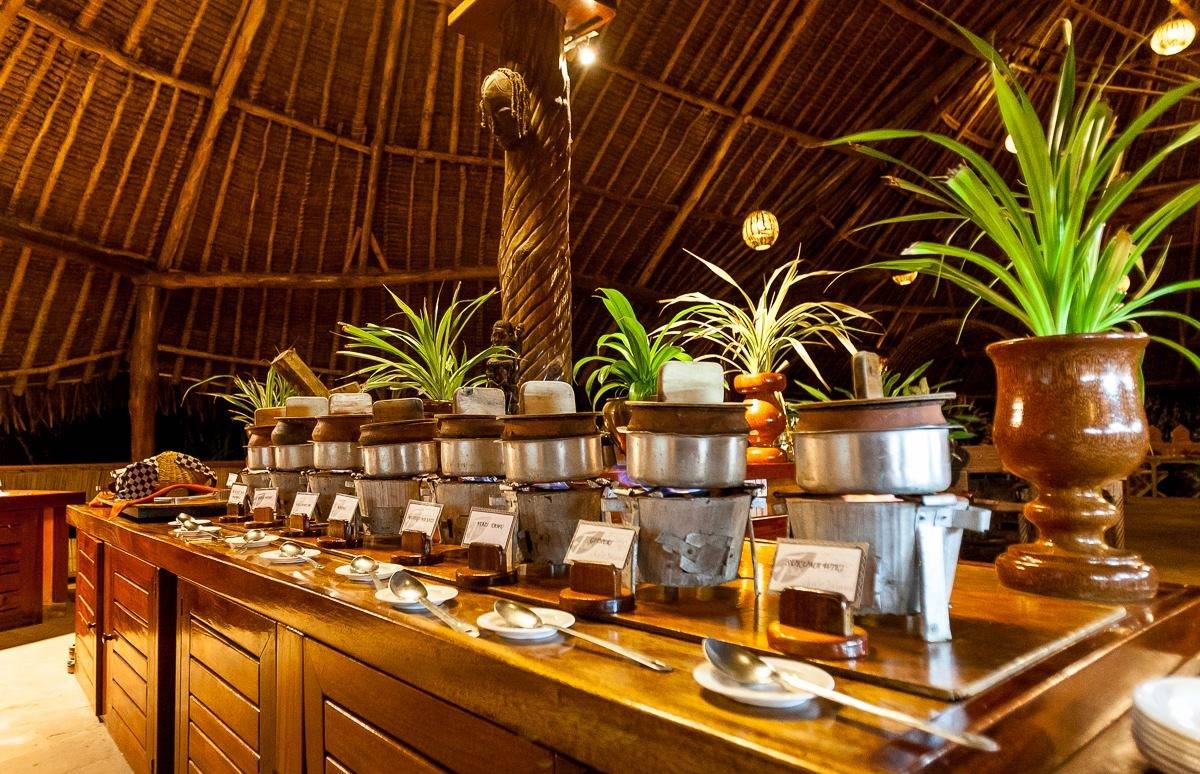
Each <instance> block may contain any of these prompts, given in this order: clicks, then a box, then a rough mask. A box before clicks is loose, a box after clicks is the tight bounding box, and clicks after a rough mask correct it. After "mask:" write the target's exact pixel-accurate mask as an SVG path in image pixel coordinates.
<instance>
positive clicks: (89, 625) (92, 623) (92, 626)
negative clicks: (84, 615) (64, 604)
mask: <svg viewBox="0 0 1200 774" xmlns="http://www.w3.org/2000/svg"><path fill="white" fill-rule="evenodd" d="M87 628H88V631H89V632H90V631H92V630H93V629H95V628H96V622H95V621H88V623H87Z"/></svg>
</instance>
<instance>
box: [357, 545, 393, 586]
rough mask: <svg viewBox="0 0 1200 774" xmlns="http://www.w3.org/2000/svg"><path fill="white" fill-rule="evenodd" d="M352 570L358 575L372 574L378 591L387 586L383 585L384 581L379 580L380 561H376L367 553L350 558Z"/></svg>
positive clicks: (372, 579)
mask: <svg viewBox="0 0 1200 774" xmlns="http://www.w3.org/2000/svg"><path fill="white" fill-rule="evenodd" d="M350 570H351V572H354V573H356V574H358V575H368V574H369V575H370V576H371V581H372V582H373V583H374V584H375V590H376V591H382V590H383V589H385V588H387V587H386V586H384V585H383V581H381V580H379V562H377V561H375V560H374V559H372V558H371V557H369V556H367V555H366V554H359V555H358V556H356V557H354V558H353V559H351V560H350Z"/></svg>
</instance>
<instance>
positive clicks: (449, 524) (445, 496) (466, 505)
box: [433, 478, 504, 543]
mask: <svg viewBox="0 0 1200 774" xmlns="http://www.w3.org/2000/svg"><path fill="white" fill-rule="evenodd" d="M503 500H504V493H503V492H502V491H501V490H500V483H499V482H497V481H460V480H457V479H451V478H437V479H434V480H433V501H434V502H435V503H441V504H442V506H443V507H442V529H443V530H444V531H445V532H444V535H443V536H444V537H445V539H446V542H447V543H460V542H462V537H463V532H464V531H466V528H467V518H468V517H469V516H470V515H471V509H472V508H494V507H496V505H495V503H496V502H497V501H499V502H503Z"/></svg>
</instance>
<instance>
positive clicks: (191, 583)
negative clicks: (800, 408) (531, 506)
mask: <svg viewBox="0 0 1200 774" xmlns="http://www.w3.org/2000/svg"><path fill="white" fill-rule="evenodd" d="M69 519H70V521H71V523H72V524H74V525H76V526H77V527H78V528H79V532H80V543H79V545H80V562H79V565H80V567H79V575H80V581H79V586H78V596H79V604H78V605H77V608H76V610H77V614H76V640H77V648H76V659H77V670H76V674H77V676H78V677H79V680H80V682H81V684H82V685H83V686H84V689H85V690H86V691H87V692H88V695H89V698H91V699H92V701H93V702H94V703H95V706H96V708H97V714H99V715H102V716H103V717H104V722H105V723H106V725H107V726H108V729H109V731H110V733H111V734H112V736H113V738H114V739H115V740H116V741H117V743H118V745H119V746H120V748H121V749H122V751H123V752H124V753H125V755H126V757H127V758H128V759H129V760H130V762H131V764H132V765H133V767H134V769H135V770H137V771H155V772H158V773H159V774H161V772H164V771H169V770H172V769H175V770H178V771H187V770H193V771H195V770H198V771H204V772H208V771H239V770H240V771H254V770H262V771H281V772H298V771H309V772H315V771H322V770H323V771H356V772H372V771H395V770H402V771H422V770H431V771H432V770H439V769H451V770H455V771H487V772H500V771H504V772H507V771H574V770H578V769H580V768H597V769H605V770H638V771H672V772H675V771H697V772H700V771H703V772H716V771H731V770H742V771H773V770H783V769H789V770H796V769H799V770H808V771H918V770H945V769H949V768H958V767H960V766H961V767H965V766H970V767H971V768H972V770H974V771H1018V770H1020V771H1037V770H1048V769H1053V768H1054V767H1056V766H1058V765H1060V764H1062V763H1063V762H1064V761H1066V760H1067V759H1068V758H1069V757H1070V756H1071V755H1072V754H1073V753H1075V752H1076V751H1077V750H1079V749H1081V748H1083V747H1084V746H1085V745H1086V744H1088V743H1089V742H1090V741H1092V740H1093V739H1095V738H1097V737H1098V736H1099V735H1101V734H1102V732H1104V730H1105V729H1107V728H1109V727H1110V726H1111V725H1112V724H1113V723H1115V722H1116V721H1118V720H1119V719H1120V718H1121V716H1122V714H1123V713H1124V712H1125V711H1126V710H1127V709H1128V707H1129V704H1130V693H1131V691H1132V688H1133V686H1134V685H1135V684H1136V683H1138V682H1140V681H1142V680H1144V679H1147V678H1150V677H1155V676H1161V675H1165V674H1169V673H1173V672H1176V671H1179V670H1184V671H1187V672H1195V671H1196V668H1197V661H1196V660H1195V659H1192V658H1191V657H1192V656H1193V655H1194V654H1196V653H1197V651H1200V589H1194V588H1191V587H1181V586H1174V585H1169V584H1164V585H1163V588H1162V590H1161V591H1160V593H1159V595H1158V597H1157V598H1156V599H1154V600H1153V601H1151V602H1150V603H1148V604H1145V605H1129V606H1126V607H1125V608H1124V609H1122V608H1110V609H1104V610H1094V611H1084V612H1086V613H1087V615H1082V616H1081V617H1083V618H1088V617H1089V616H1090V617H1091V619H1092V620H1093V623H1092V624H1090V625H1088V626H1084V627H1083V628H1081V629H1078V632H1079V633H1078V634H1077V635H1076V636H1072V637H1068V638H1065V639H1064V638H1057V639H1055V638H1053V637H1050V638H1048V639H1046V640H1045V641H1044V642H1042V643H1041V644H1040V645H1037V646H1036V647H1032V648H1031V649H1030V650H1029V651H1028V653H1029V654H1031V655H1028V656H1018V657H1015V659H1014V658H1008V659H1006V660H1004V663H1006V664H1008V667H1007V668H1006V669H1005V671H1004V672H1003V674H1002V675H1001V676H1000V677H998V678H997V679H995V680H992V681H984V682H980V683H978V684H977V685H976V686H975V688H974V689H973V690H972V691H969V693H971V694H972V695H971V696H970V698H967V699H963V700H959V701H951V700H948V699H945V698H939V697H938V696H936V695H931V693H932V694H936V693H937V691H932V692H930V691H924V692H918V691H915V690H908V689H902V686H903V685H904V683H905V681H904V680H902V679H898V678H896V677H895V676H894V675H892V674H890V673H891V672H902V671H903V670H904V669H907V668H909V667H904V668H901V667H902V666H903V664H904V663H922V664H925V665H926V667H927V668H928V669H929V670H930V671H933V672H936V671H937V670H938V669H939V668H945V669H957V670H960V671H961V670H962V669H963V668H964V666H965V665H967V664H968V662H970V661H971V660H972V659H975V660H978V661H979V662H980V663H986V662H988V661H989V659H991V660H995V656H994V654H993V653H991V652H990V651H993V650H999V651H1005V650H1012V649H1013V648H1014V643H1012V642H1008V641H1005V638H1006V637H1007V638H1010V639H1011V638H1012V637H1013V634H1012V632H1014V631H1024V630H1025V629H1020V628H1013V627H1014V626H1015V625H1016V624H1014V622H1012V621H1007V622H1006V621H1003V620H1000V618H1001V617H1003V616H1007V617H1010V618H1011V617H1014V616H1015V617H1020V618H1028V619H1031V620H1034V619H1058V618H1062V617H1063V615H1062V614H1061V613H1060V612H1058V611H1066V610H1068V609H1069V608H1070V606H1071V605H1073V604H1075V603H1069V602H1064V601H1058V600H1044V599H1041V598H1038V597H1032V596H1028V595H1017V594H1016V592H1010V591H1007V590H1003V589H1000V588H999V587H998V586H997V585H996V583H995V576H994V572H993V571H992V570H991V568H988V567H983V566H970V565H963V566H961V567H960V574H959V582H958V584H957V586H956V589H955V595H954V597H953V600H952V601H953V604H954V606H955V615H956V621H964V622H967V621H974V625H973V626H966V625H965V624H964V626H966V628H965V629H964V632H967V633H964V636H963V637H962V638H960V639H959V640H956V642H955V643H943V644H938V645H926V644H925V643H923V642H921V641H920V640H919V639H917V638H915V637H911V638H908V639H905V640H902V641H901V640H896V641H895V642H893V643H892V644H891V645H890V646H886V647H884V648H883V650H881V651H880V652H881V653H883V654H884V655H880V656H877V657H876V659H877V661H876V663H874V664H872V665H871V668H870V669H868V670H865V671H855V670H853V669H847V668H845V667H843V668H841V669H839V670H838V671H836V672H835V676H836V678H837V687H838V688H839V689H840V690H843V691H845V692H848V693H851V694H853V695H855V696H857V697H859V698H862V699H865V700H868V701H872V702H877V703H879V704H882V705H886V706H890V707H894V708H897V709H900V710H903V711H905V712H909V713H912V714H916V715H923V716H931V717H932V716H938V717H940V718H941V720H940V722H941V723H943V724H946V725H952V726H955V727H959V728H969V729H971V730H974V731H981V732H986V733H988V734H989V735H991V736H993V737H994V738H995V739H996V740H997V741H998V742H999V743H1000V744H1001V746H1002V750H1001V752H999V753H996V754H990V755H989V754H985V753H975V752H972V751H968V750H964V749H962V748H957V747H953V746H949V745H946V744H944V743H942V742H940V741H939V740H935V739H932V738H929V737H926V736H925V735H923V734H920V733H917V732H909V733H905V732H904V731H902V730H900V729H897V728H895V727H892V726H890V725H883V721H879V720H877V719H875V718H873V717H870V716H865V715H861V714H858V713H856V712H855V711H854V710H847V709H841V710H839V709H838V708H835V707H832V706H827V705H824V704H819V703H810V704H809V705H807V706H806V707H804V708H802V709H798V710H790V711H786V710H783V711H776V710H761V709H753V708H750V707H746V706H743V705H739V704H735V703H733V702H730V701H727V700H725V699H723V698H721V697H718V696H714V695H711V694H708V693H706V692H705V691H703V690H702V689H701V688H700V687H699V686H698V685H697V684H696V683H695V682H694V681H693V679H692V677H691V671H692V668H693V667H694V666H695V665H696V664H697V663H699V662H700V661H701V660H702V658H703V656H702V653H701V650H700V647H699V645H698V643H697V642H696V638H695V637H694V636H692V634H690V633H689V632H691V631H693V629H689V628H688V627H687V626H684V625H681V624H679V623H678V622H672V621H670V620H667V619H669V616H667V615H666V614H665V613H662V612H660V611H661V608H660V607H658V606H656V605H654V604H652V603H649V602H648V603H647V604H646V605H639V609H638V611H636V612H635V614H634V615H633V616H631V617H629V618H627V619H625V620H622V621H606V622H590V621H581V622H580V623H579V624H577V626H578V628H580V629H581V630H582V631H585V632H588V633H590V634H593V635H596V636H600V637H604V638H606V639H610V640H613V641H617V642H620V643H621V644H623V645H627V646H630V647H633V648H636V649H638V650H641V651H643V652H645V653H647V654H649V655H651V656H654V657H656V658H659V659H662V660H664V661H667V662H668V663H670V664H672V665H674V666H675V667H676V671H675V672H672V673H669V674H658V673H654V672H650V671H648V670H645V669H642V668H640V667H638V666H636V665H634V664H632V663H629V662H626V661H624V660H619V659H617V658H615V657H611V656H610V655H608V654H606V653H604V652H602V651H599V650H597V649H594V648H592V647H591V646H588V645H586V644H579V643H576V642H573V641H567V640H563V639H562V638H555V639H553V640H550V641H542V642H540V643H532V644H519V643H511V642H508V641H502V640H499V639H496V638H492V637H490V636H489V635H487V634H485V635H484V637H483V638H481V639H477V640H473V639H469V638H467V637H465V636H462V635H459V634H457V633H455V632H453V631H451V630H450V629H448V628H446V627H445V626H443V625H441V624H440V623H438V622H437V621H436V620H435V619H433V618H432V617H430V616H428V615H423V614H406V613H402V612H399V611H395V610H393V609H391V608H390V607H388V606H386V605H384V604H382V603H380V602H377V601H376V600H375V599H374V596H373V595H374V589H373V588H372V587H371V586H370V585H369V584H359V583H353V582H349V581H346V580H344V579H343V578H342V577H340V576H338V575H336V574H335V573H334V572H333V570H334V568H335V567H336V566H337V565H338V564H339V563H340V562H339V561H338V560H337V558H336V554H335V555H331V554H329V553H328V552H327V553H326V554H325V557H324V559H325V560H326V562H325V563H326V566H325V568H324V569H322V570H311V569H304V568H299V569H298V568H297V567H296V566H294V565H293V566H286V565H284V566H281V565H268V564H266V563H264V562H262V561H261V560H258V559H256V558H255V557H254V556H253V554H242V555H234V554H232V553H231V552H230V551H229V549H228V548H226V547H225V546H224V545H212V544H206V543H197V544H185V543H183V542H181V541H179V540H177V539H174V538H172V537H170V536H169V535H168V534H167V533H168V530H169V528H168V527H167V526H165V525H157V524H135V523H133V522H129V521H126V520H123V519H119V518H118V519H115V520H113V519H109V518H108V515H107V512H106V511H103V510H98V509H90V508H85V507H76V506H72V507H71V508H70V513H69ZM364 553H373V552H371V551H369V550H368V551H365V552H364ZM376 556H378V557H379V558H386V557H385V554H384V553H383V552H380V553H378V554H376ZM420 572H421V573H428V574H429V577H435V576H436V573H435V572H434V570H433V569H429V570H425V569H422V570H420ZM441 572H445V571H444V570H441ZM443 582H444V581H443ZM731 588H732V589H733V590H732V591H731V592H730V594H732V595H734V596H736V595H737V594H739V593H740V591H738V589H739V588H740V586H739V585H738V584H734V585H733V586H731ZM722 590H724V589H722ZM496 593H497V594H507V595H510V596H521V595H523V594H527V593H529V592H526V591H518V590H515V589H509V590H502V589H498V590H497V592H496ZM1014 595H1015V596H1014ZM534 596H536V593H535V594H534ZM717 596H718V597H719V596H721V595H717ZM494 600H495V596H493V595H490V594H481V593H473V592H468V591H462V592H460V594H459V596H458V598H457V600H456V602H455V603H454V608H453V609H454V610H455V612H456V614H458V615H460V616H461V617H462V618H464V619H467V620H474V618H475V617H476V616H477V615H479V614H480V613H482V612H484V611H486V610H489V609H490V608H491V606H492V603H493V601H494ZM751 600H753V596H752V595H751ZM735 604H740V603H735ZM751 606H752V608H753V609H752V610H750V611H749V612H747V611H746V610H744V609H741V608H739V609H738V610H736V611H735V613H734V614H730V615H726V616H724V617H711V616H710V617H709V618H708V619H707V620H706V621H705V626H707V627H708V629H709V630H710V631H711V632H712V633H714V634H716V633H718V632H719V631H721V627H724V630H725V634H726V635H727V637H726V638H727V639H738V638H741V639H743V640H745V639H750V640H753V637H754V635H753V631H754V630H756V629H757V628H759V627H760V626H762V625H765V624H764V623H763V621H762V620H760V619H764V618H766V617H768V615H767V613H768V610H767V609H766V608H765V607H762V608H760V607H759V606H757V605H753V604H752V603H751ZM1064 606H1065V607H1064ZM1093 607H1099V606H1093ZM681 614H682V613H680V615H681ZM638 616H640V618H638ZM1067 617H1069V616H1067ZM658 619H662V620H658ZM1039 625H1041V626H1043V627H1047V626H1049V623H1046V622H1043V623H1042V624H1039ZM747 628H748V629H749V632H747ZM1028 630H1029V631H1037V626H1032V625H1031V626H1030V627H1028ZM989 633H990V637H991V640H990V641H989ZM886 640H887V637H886V636H881V641H886ZM989 643H990V644H989ZM950 646H954V649H953V652H952V653H953V657H951V656H950V655H947V654H950V653H951V647H950ZM889 648H890V650H889ZM901 649H907V650H908V651H909V653H908V654H907V655H905V654H903V653H901ZM889 653H890V654H893V655H887V654H889ZM905 659H907V661H906V660H905ZM1189 659H1190V660H1189ZM939 665H940V666H939Z"/></svg>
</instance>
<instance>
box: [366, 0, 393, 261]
mask: <svg viewBox="0 0 1200 774" xmlns="http://www.w3.org/2000/svg"><path fill="white" fill-rule="evenodd" d="M391 6H392V15H391V18H390V19H389V20H388V34H387V42H386V43H384V49H383V55H384V56H383V80H382V82H381V83H380V87H379V105H378V106H377V108H376V111H375V129H374V132H373V134H372V135H371V161H370V164H369V165H368V167H367V201H366V204H365V205H364V207H363V220H362V236H361V237H360V240H361V241H360V242H359V263H360V265H365V264H366V260H367V256H368V255H370V254H371V239H372V238H373V232H372V228H373V226H372V220H373V219H374V217H375V202H376V199H377V197H378V196H379V171H380V169H381V168H382V164H383V152H384V145H385V140H386V139H387V128H388V119H389V118H391V109H392V105H391V97H392V92H394V91H395V86H396V84H395V81H396V62H397V60H398V59H399V58H400V28H401V27H402V26H403V25H402V23H403V21H404V0H395V1H394V2H393V3H392V4H391ZM377 258H378V260H379V266H380V268H381V269H383V270H384V271H387V270H388V265H387V261H386V260H384V259H383V255H382V253H380V254H378V255H377Z"/></svg>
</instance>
